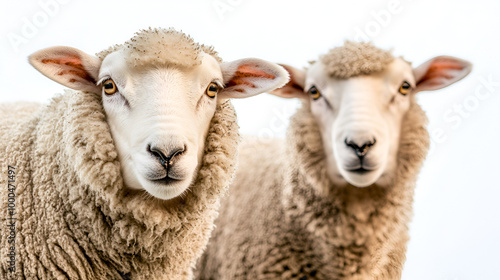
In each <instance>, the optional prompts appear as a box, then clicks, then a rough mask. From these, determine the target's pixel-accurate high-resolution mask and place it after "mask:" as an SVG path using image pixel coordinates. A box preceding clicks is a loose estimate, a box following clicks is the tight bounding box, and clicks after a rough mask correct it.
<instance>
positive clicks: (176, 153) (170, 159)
mask: <svg viewBox="0 0 500 280" xmlns="http://www.w3.org/2000/svg"><path fill="white" fill-rule="evenodd" d="M185 150H186V146H184V147H182V148H175V149H173V150H172V152H170V155H169V156H168V164H169V165H172V164H173V161H174V158H175V157H178V156H180V155H181V154H182V153H184V151H185Z"/></svg>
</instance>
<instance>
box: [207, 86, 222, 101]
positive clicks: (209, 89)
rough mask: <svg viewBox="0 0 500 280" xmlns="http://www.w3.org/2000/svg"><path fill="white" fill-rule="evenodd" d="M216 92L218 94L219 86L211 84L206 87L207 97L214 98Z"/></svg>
mask: <svg viewBox="0 0 500 280" xmlns="http://www.w3.org/2000/svg"><path fill="white" fill-rule="evenodd" d="M218 92H219V86H218V85H217V84H216V83H214V82H212V83H210V84H209V85H208V87H207V95H208V97H210V98H214V97H215V95H217V93H218Z"/></svg>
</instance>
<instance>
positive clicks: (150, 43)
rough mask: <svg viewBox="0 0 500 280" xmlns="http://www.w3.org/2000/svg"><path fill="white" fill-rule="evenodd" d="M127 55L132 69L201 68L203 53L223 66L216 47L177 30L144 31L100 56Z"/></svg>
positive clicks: (158, 29)
mask: <svg viewBox="0 0 500 280" xmlns="http://www.w3.org/2000/svg"><path fill="white" fill-rule="evenodd" d="M122 49H123V50H124V51H125V57H127V58H128V60H127V63H128V64H129V66H132V67H141V66H149V65H159V66H174V67H193V66H196V65H200V64H201V60H202V57H201V56H200V55H201V54H202V52H205V53H207V54H209V55H211V56H213V57H214V58H215V59H216V60H217V61H218V62H219V63H221V62H222V59H221V58H220V57H219V56H218V54H217V52H216V51H215V50H214V48H213V47H212V46H206V45H200V44H198V43H196V42H195V41H194V40H193V39H192V38H191V37H190V36H189V35H186V34H184V33H182V32H179V31H176V30H175V29H172V28H170V29H165V28H154V29H153V28H151V27H150V28H149V29H147V30H141V31H139V32H137V33H136V34H135V36H134V37H132V38H131V39H130V40H128V41H127V42H125V43H124V44H121V45H115V46H112V47H110V48H108V49H107V50H104V51H102V52H100V53H98V54H97V57H99V58H100V59H101V60H103V59H104V58H105V57H106V56H107V55H108V54H110V53H113V52H115V51H118V50H122Z"/></svg>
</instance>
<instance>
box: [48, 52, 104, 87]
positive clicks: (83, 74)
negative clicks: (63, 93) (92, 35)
mask: <svg viewBox="0 0 500 280" xmlns="http://www.w3.org/2000/svg"><path fill="white" fill-rule="evenodd" d="M41 62H42V63H43V64H49V63H50V64H57V65H59V68H60V69H61V71H59V72H58V73H57V75H59V76H67V75H69V76H70V77H68V81H69V82H70V83H74V82H76V81H77V79H75V78H78V77H79V78H82V79H84V80H87V81H89V82H92V83H94V84H95V83H96V81H95V79H94V78H93V77H92V76H90V75H89V74H88V73H87V71H86V70H85V68H84V67H83V65H82V60H81V59H80V57H78V56H76V55H73V54H65V57H62V58H44V59H42V60H41Z"/></svg>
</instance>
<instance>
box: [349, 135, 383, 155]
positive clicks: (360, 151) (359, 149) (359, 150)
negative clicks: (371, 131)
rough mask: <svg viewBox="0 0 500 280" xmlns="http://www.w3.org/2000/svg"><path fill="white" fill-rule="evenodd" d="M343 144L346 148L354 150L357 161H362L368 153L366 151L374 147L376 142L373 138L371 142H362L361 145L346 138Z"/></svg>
mask: <svg viewBox="0 0 500 280" xmlns="http://www.w3.org/2000/svg"><path fill="white" fill-rule="evenodd" d="M344 142H345V144H346V145H347V146H348V147H350V148H352V149H353V150H354V152H355V153H356V156H358V158H359V159H363V158H364V157H365V156H366V154H367V153H368V150H369V149H370V148H371V147H372V146H373V145H375V143H376V142H377V140H376V139H375V138H373V139H372V140H370V141H367V142H364V143H363V144H361V145H360V144H358V143H356V142H354V141H353V140H349V139H347V138H346V139H345V140H344Z"/></svg>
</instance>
